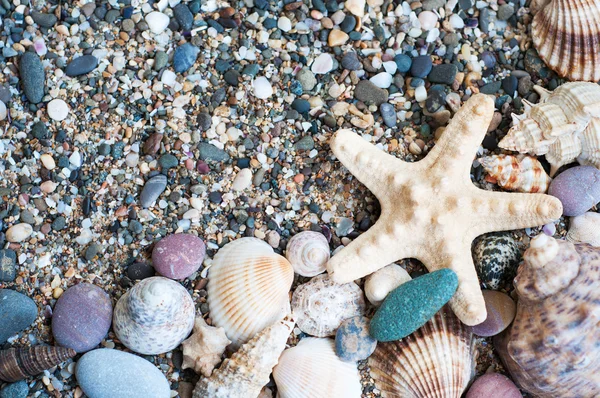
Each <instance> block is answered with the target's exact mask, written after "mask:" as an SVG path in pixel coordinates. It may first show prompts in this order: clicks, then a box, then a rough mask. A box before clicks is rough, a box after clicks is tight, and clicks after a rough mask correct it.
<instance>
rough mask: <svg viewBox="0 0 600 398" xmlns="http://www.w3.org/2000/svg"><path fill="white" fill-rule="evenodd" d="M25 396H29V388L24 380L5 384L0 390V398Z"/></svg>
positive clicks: (23, 397)
mask: <svg viewBox="0 0 600 398" xmlns="http://www.w3.org/2000/svg"><path fill="white" fill-rule="evenodd" d="M27 394H29V386H28V385H27V381H25V380H21V381H17V382H16V383H11V384H7V385H6V386H4V388H3V389H2V390H0V398H27Z"/></svg>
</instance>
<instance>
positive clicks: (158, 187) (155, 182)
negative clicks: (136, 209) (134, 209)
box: [140, 174, 167, 208]
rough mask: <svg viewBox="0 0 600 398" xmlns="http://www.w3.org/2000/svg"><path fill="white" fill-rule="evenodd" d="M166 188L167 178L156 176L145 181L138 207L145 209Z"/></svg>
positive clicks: (161, 175)
mask: <svg viewBox="0 0 600 398" xmlns="http://www.w3.org/2000/svg"><path fill="white" fill-rule="evenodd" d="M165 188H167V176H165V175H163V174H158V175H155V176H154V177H152V178H151V179H149V180H148V181H146V184H144V188H143V189H142V193H141V194H140V205H142V207H144V208H147V207H150V205H152V203H154V202H155V201H156V199H158V197H159V196H160V194H161V193H163V192H164V190H165Z"/></svg>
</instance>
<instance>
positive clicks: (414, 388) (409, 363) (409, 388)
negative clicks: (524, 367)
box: [368, 306, 475, 398]
mask: <svg viewBox="0 0 600 398" xmlns="http://www.w3.org/2000/svg"><path fill="white" fill-rule="evenodd" d="M368 363H369V367H370V368H371V376H372V377H373V379H374V380H375V387H377V389H378V390H380V391H381V396H382V397H384V398H392V397H393V398H400V397H401V398H424V397H436V398H460V396H461V394H462V393H463V391H464V390H465V389H466V388H467V385H468V384H469V381H470V380H471V378H472V377H473V375H474V371H475V346H474V340H473V333H472V332H471V328H469V327H468V326H465V325H463V324H462V323H461V322H460V321H459V320H458V318H456V316H455V315H454V313H453V312H452V311H451V310H450V308H449V307H448V306H445V307H444V308H442V309H441V310H440V311H439V312H438V313H437V314H436V315H435V316H434V317H433V318H432V319H431V320H430V321H429V322H427V323H426V324H425V325H423V327H421V328H420V329H418V330H417V331H415V332H414V333H413V334H411V335H410V336H408V337H405V338H403V339H402V340H399V341H393V342H388V343H381V342H380V343H378V344H377V348H376V349H375V352H374V353H373V354H372V355H371V356H370V357H369V359H368Z"/></svg>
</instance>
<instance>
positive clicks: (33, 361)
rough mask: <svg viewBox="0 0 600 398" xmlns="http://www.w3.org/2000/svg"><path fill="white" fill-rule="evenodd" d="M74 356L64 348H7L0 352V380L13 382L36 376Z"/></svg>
mask: <svg viewBox="0 0 600 398" xmlns="http://www.w3.org/2000/svg"><path fill="white" fill-rule="evenodd" d="M75 355H76V352H75V350H73V349H71V348H64V347H48V346H37V347H25V348H9V349H8V350H2V351H0V380H2V381H5V382H9V383H12V382H15V381H19V380H23V379H26V378H28V377H31V376H35V375H38V374H40V373H42V372H43V371H44V370H46V369H50V368H52V367H54V366H56V365H59V364H60V363H62V362H64V361H66V360H67V359H69V358H73V357H74V356H75Z"/></svg>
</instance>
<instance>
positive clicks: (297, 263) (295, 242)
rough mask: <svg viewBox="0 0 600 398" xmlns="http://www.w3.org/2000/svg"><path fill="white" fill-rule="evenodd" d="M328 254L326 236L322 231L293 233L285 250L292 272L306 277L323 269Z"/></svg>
mask: <svg viewBox="0 0 600 398" xmlns="http://www.w3.org/2000/svg"><path fill="white" fill-rule="evenodd" d="M329 255H330V253H329V243H327V238H325V236H324V235H323V234H322V233H319V232H313V231H302V232H300V233H299V234H296V235H294V236H293V237H292V238H291V239H290V241H289V242H288V244H287V248H286V250H285V256H286V258H287V259H288V260H289V261H290V263H291V264H292V267H293V268H294V272H295V273H297V274H298V275H302V276H308V277H311V276H315V275H319V274H321V273H323V272H324V271H325V269H326V268H327V261H329Z"/></svg>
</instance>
